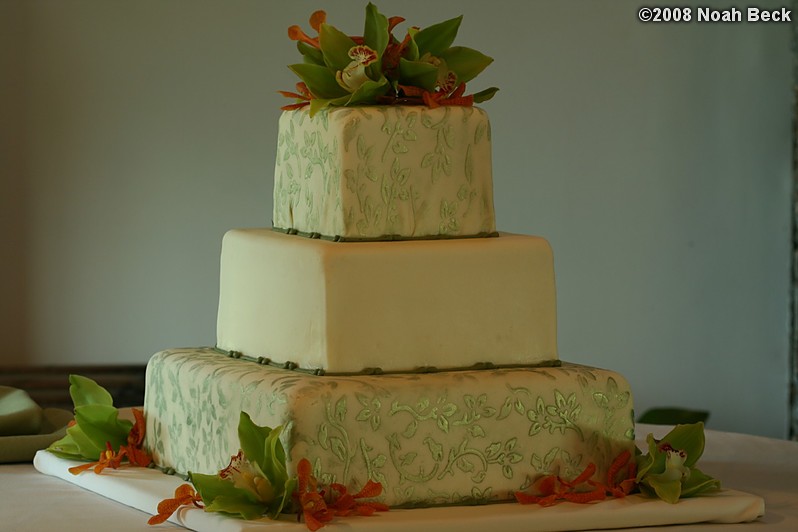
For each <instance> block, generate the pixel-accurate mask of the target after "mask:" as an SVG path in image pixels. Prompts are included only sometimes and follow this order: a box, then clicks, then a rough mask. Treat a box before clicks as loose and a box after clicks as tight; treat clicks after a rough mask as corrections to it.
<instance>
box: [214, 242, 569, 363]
mask: <svg viewBox="0 0 798 532" xmlns="http://www.w3.org/2000/svg"><path fill="white" fill-rule="evenodd" d="M556 320H557V318H556V294H555V287H554V264H553V256H552V252H551V247H550V246H549V244H548V242H547V241H546V240H545V239H543V238H539V237H534V236H525V235H513V234H506V233H504V234H501V235H500V236H498V237H495V238H475V239H457V240H436V241H430V240H419V241H401V242H356V243H336V242H328V241H324V240H317V239H309V238H304V237H300V236H296V235H286V234H282V233H278V232H274V231H271V230H269V229H239V230H233V231H229V232H228V233H227V234H226V235H225V237H224V241H223V244H222V259H221V281H220V294H219V314H218V322H217V347H219V348H220V349H222V350H225V351H235V352H241V353H243V354H244V355H247V356H251V357H265V358H269V359H271V360H272V361H274V362H278V363H287V362H290V363H293V364H296V365H297V366H299V367H301V368H306V369H319V370H323V371H325V372H327V373H359V372H363V371H373V370H374V368H379V369H380V370H381V371H385V372H388V371H411V370H415V369H417V368H428V367H435V368H438V369H455V368H466V367H471V366H474V365H479V364H493V365H497V366H514V365H544V364H551V363H552V362H556V361H557V360H558V357H557V325H556Z"/></svg>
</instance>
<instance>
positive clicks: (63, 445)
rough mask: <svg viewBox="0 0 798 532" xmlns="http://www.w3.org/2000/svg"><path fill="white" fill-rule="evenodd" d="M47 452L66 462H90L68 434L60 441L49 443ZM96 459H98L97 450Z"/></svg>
mask: <svg viewBox="0 0 798 532" xmlns="http://www.w3.org/2000/svg"><path fill="white" fill-rule="evenodd" d="M75 426H77V425H75ZM47 450H48V451H50V452H51V453H53V454H54V455H56V456H58V457H60V458H66V459H68V460H87V459H88V460H90V458H86V457H84V456H83V453H81V451H80V447H79V446H78V444H77V443H76V442H75V439H74V438H73V437H72V435H71V434H68V433H67V434H66V435H65V436H64V437H63V438H61V439H60V440H58V441H54V442H53V443H51V444H50V446H49V447H48V448H47ZM97 457H98V458H99V450H98V453H97Z"/></svg>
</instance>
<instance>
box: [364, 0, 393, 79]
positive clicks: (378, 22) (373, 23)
mask: <svg viewBox="0 0 798 532" xmlns="http://www.w3.org/2000/svg"><path fill="white" fill-rule="evenodd" d="M389 38H390V36H389V35H388V19H387V18H386V17H385V15H383V14H382V13H380V12H379V11H377V7H376V6H375V5H374V4H372V3H371V2H369V4H368V5H367V6H366V26H365V28H364V30H363V42H364V43H365V44H366V46H368V47H369V48H371V49H372V50H374V51H375V52H377V57H378V58H379V59H382V54H383V52H385V47H386V46H388V39H389ZM375 64H379V62H378V63H375Z"/></svg>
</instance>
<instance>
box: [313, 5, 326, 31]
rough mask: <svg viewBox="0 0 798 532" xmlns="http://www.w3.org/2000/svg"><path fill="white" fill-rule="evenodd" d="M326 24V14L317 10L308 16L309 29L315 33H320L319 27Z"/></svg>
mask: <svg viewBox="0 0 798 532" xmlns="http://www.w3.org/2000/svg"><path fill="white" fill-rule="evenodd" d="M325 22H327V13H325V12H324V11H323V10H321V9H319V10H318V11H314V12H313V14H312V15H310V27H311V28H313V29H314V30H316V33H318V32H319V31H321V25H322V24H324V23H325Z"/></svg>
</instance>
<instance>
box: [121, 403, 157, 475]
mask: <svg viewBox="0 0 798 532" xmlns="http://www.w3.org/2000/svg"><path fill="white" fill-rule="evenodd" d="M133 417H135V418H136V422H135V424H134V425H133V428H131V429H130V432H129V433H128V435H127V445H123V446H121V447H120V448H119V451H120V452H124V453H125V454H126V455H127V459H128V462H130V464H131V465H135V466H140V467H147V466H148V465H150V462H152V457H151V456H150V455H149V454H147V452H146V451H145V450H144V449H142V448H141V444H142V443H143V442H144V430H145V427H146V424H145V422H144V412H142V411H141V410H139V409H138V408H134V409H133Z"/></svg>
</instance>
